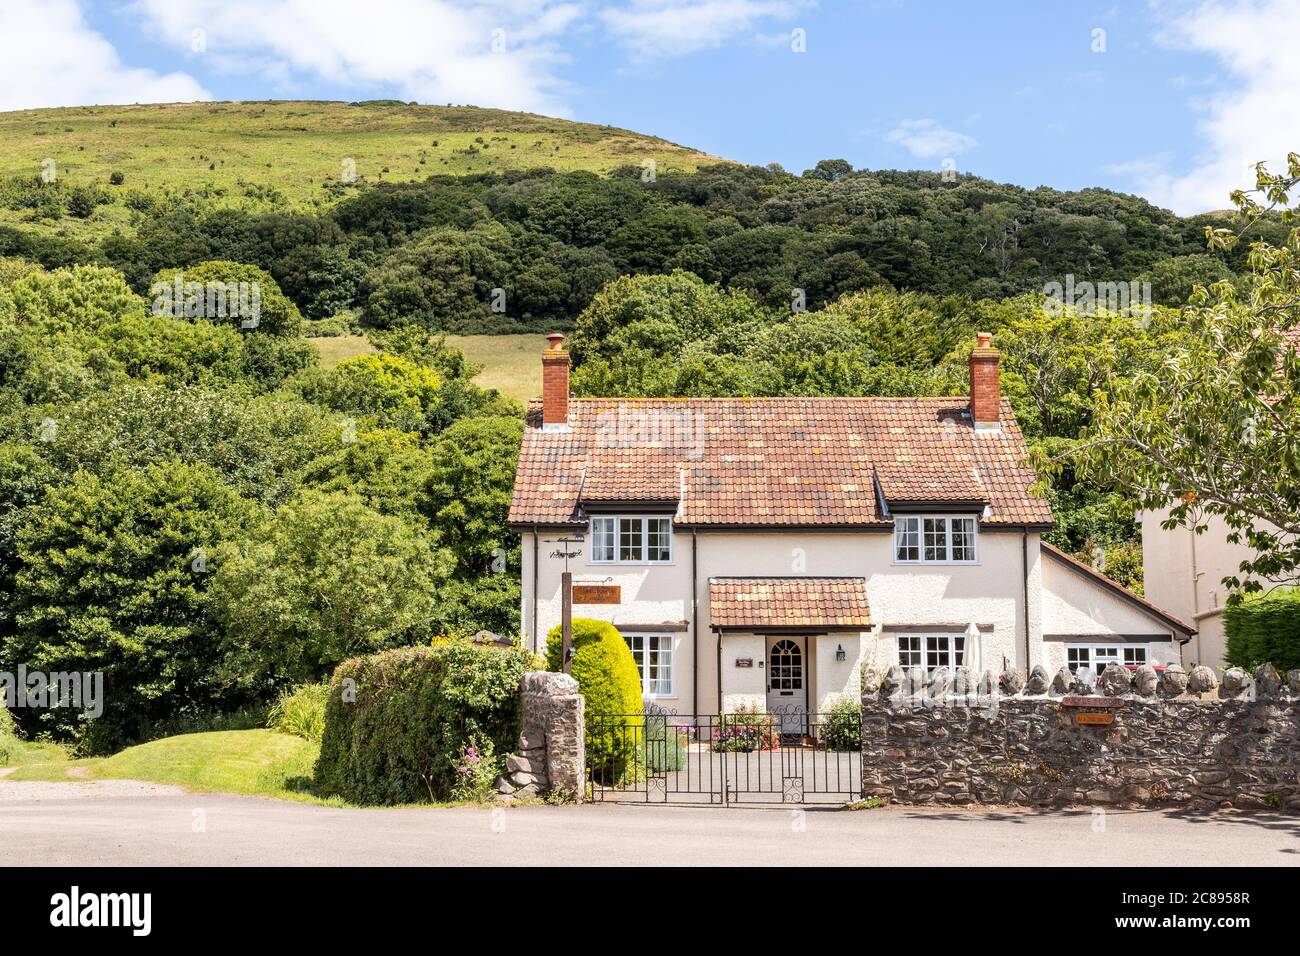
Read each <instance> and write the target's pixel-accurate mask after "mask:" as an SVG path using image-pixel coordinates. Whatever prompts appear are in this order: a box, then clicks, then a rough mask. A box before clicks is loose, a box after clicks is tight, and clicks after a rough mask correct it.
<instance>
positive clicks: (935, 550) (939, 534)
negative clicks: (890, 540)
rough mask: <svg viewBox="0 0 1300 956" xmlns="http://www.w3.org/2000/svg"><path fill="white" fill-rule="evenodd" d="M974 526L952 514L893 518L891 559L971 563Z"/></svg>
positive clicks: (965, 519) (899, 560)
mask: <svg viewBox="0 0 1300 956" xmlns="http://www.w3.org/2000/svg"><path fill="white" fill-rule="evenodd" d="M977 535H978V525H977V523H976V521H975V519H974V518H972V517H966V516H954V515H900V516H898V517H896V518H894V560H895V561H896V562H898V563H900V564H974V563H975V561H976V557H977V552H976V537H977Z"/></svg>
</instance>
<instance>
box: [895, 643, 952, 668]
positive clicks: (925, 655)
mask: <svg viewBox="0 0 1300 956" xmlns="http://www.w3.org/2000/svg"><path fill="white" fill-rule="evenodd" d="M898 663H899V664H901V665H902V666H903V667H924V668H925V669H926V670H932V669H934V668H936V667H948V668H953V667H961V666H963V665H964V664H965V663H966V636H965V635H964V634H900V635H898Z"/></svg>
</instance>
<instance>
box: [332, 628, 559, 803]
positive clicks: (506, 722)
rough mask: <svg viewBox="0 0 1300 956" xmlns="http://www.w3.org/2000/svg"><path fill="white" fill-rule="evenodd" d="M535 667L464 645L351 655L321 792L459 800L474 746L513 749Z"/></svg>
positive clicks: (503, 651) (337, 682)
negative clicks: (525, 682) (525, 685)
mask: <svg viewBox="0 0 1300 956" xmlns="http://www.w3.org/2000/svg"><path fill="white" fill-rule="evenodd" d="M535 663H536V660H535V658H534V657H533V656H532V655H531V654H529V653H528V652H526V651H523V650H521V649H518V648H497V647H485V646H480V645H476V644H470V643H468V642H462V641H455V642H450V643H445V644H441V645H439V646H438V647H403V648H399V649H397V650H392V651H385V652H383V653H381V654H371V655H369V656H368V657H354V658H352V659H350V660H346V661H344V662H343V663H342V664H340V665H339V666H338V668H337V669H336V670H335V671H334V676H333V678H332V679H331V680H330V686H329V699H328V701H327V703H326V706H325V732H324V734H323V736H322V738H321V751H320V759H319V760H318V761H317V764H316V787H317V792H318V793H320V794H321V795H322V796H338V797H342V798H343V799H345V800H349V801H351V802H353V803H361V804H380V805H393V804H399V803H427V802H430V801H440V800H447V799H450V798H451V797H452V795H453V793H454V792H456V789H457V784H458V783H460V782H461V781H460V778H461V777H462V776H463V775H462V774H461V773H459V772H458V768H459V767H461V766H462V765H463V763H464V759H465V755H466V753H467V750H468V748H470V747H474V748H476V749H477V751H478V752H479V753H481V754H489V755H490V754H493V753H498V754H503V753H509V752H510V751H511V749H512V748H513V747H514V743H515V739H516V738H517V737H518V736H519V731H520V702H519V679H520V678H521V677H522V676H523V674H524V672H525V671H528V670H532V669H534V665H535ZM489 747H490V749H488V748H489Z"/></svg>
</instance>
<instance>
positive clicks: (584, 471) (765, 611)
mask: <svg viewBox="0 0 1300 956" xmlns="http://www.w3.org/2000/svg"><path fill="white" fill-rule="evenodd" d="M998 361H999V355H998V352H997V350H996V349H995V348H993V347H992V345H991V343H990V336H989V335H987V334H981V335H980V344H979V346H978V347H977V348H975V349H974V350H973V352H972V353H971V358H970V380H971V389H970V391H971V396H970V399H969V400H966V399H961V398H951V397H948V398H723V399H695V398H690V399H615V398H602V399H574V398H570V396H569V356H568V353H567V352H565V351H564V349H563V336H561V335H558V334H554V335H551V336H549V347H548V348H547V349H546V350H545V351H544V352H543V355H542V376H543V398H542V400H541V401H540V402H534V403H532V404H531V405H530V407H529V411H528V420H527V426H526V429H525V433H524V440H523V447H522V449H521V452H520V458H519V467H518V472H517V474H516V478H515V488H514V496H513V500H512V503H511V507H510V523H511V526H512V527H513V528H514V529H515V530H517V531H519V532H520V533H521V534H522V536H523V565H522V585H523V597H522V606H521V612H522V640H523V643H524V646H526V647H529V648H531V649H535V650H538V651H542V650H544V649H545V644H546V639H547V638H546V635H547V634H548V633H549V632H550V630H551V629H552V628H553V627H555V626H556V625H557V624H559V623H560V618H561V607H562V593H561V581H562V575H563V572H564V571H565V568H566V564H567V567H568V570H569V571H571V572H572V575H573V595H572V597H573V607H574V611H573V613H574V615H575V616H576V617H593V618H602V619H605V620H608V621H611V622H612V623H613V624H614V625H615V627H617V628H618V630H619V632H620V633H621V634H623V636H624V638H625V639H626V640H627V642H628V644H629V646H630V647H631V649H632V653H633V656H634V657H635V659H636V661H637V664H638V666H639V667H640V669H641V681H642V688H643V690H644V693H645V696H646V698H647V700H653V701H655V702H656V703H657V704H659V705H660V706H663V707H666V708H669V709H672V710H675V711H676V712H677V713H678V714H708V713H717V712H719V711H729V710H732V709H734V708H735V707H736V706H738V705H741V704H748V705H760V706H763V707H766V708H767V709H769V710H776V709H777V708H781V709H783V710H790V709H799V708H801V709H805V710H811V711H824V710H825V709H826V708H827V707H828V706H829V702H830V700H831V699H832V698H833V697H834V696H835V695H839V694H844V693H856V691H857V687H858V680H859V673H860V669H861V668H862V666H863V665H864V664H866V665H869V666H873V667H876V668H880V669H882V670H883V669H885V668H887V667H889V666H890V665H892V664H896V663H898V664H903V665H905V666H910V665H916V664H920V665H923V666H926V667H936V666H940V665H945V666H950V667H951V666H956V665H966V666H971V667H975V668H978V669H979V670H984V669H992V670H993V671H994V672H995V673H996V672H1001V671H1004V670H1006V669H1008V668H1011V667H1017V668H1020V669H1022V670H1027V669H1028V668H1031V667H1033V666H1034V665H1035V664H1042V665H1044V666H1045V667H1046V668H1047V670H1048V672H1049V673H1054V672H1055V671H1057V670H1059V669H1060V667H1061V666H1062V665H1064V664H1067V663H1068V664H1069V665H1070V666H1071V667H1075V666H1078V665H1082V664H1088V665H1091V666H1093V667H1094V668H1098V666H1099V665H1103V666H1104V664H1106V663H1107V662H1110V661H1117V662H1119V663H1122V664H1125V665H1128V666H1133V667H1135V666H1137V665H1139V664H1142V663H1147V662H1150V663H1153V664H1156V665H1157V666H1159V665H1163V664H1166V663H1181V649H1182V645H1183V643H1185V642H1186V641H1187V640H1188V639H1189V638H1190V637H1191V635H1192V634H1193V633H1194V631H1193V629H1192V628H1191V627H1190V626H1189V625H1188V624H1186V623H1184V622H1183V621H1181V620H1179V619H1178V618H1176V617H1174V616H1172V615H1170V614H1169V613H1167V612H1165V611H1163V610H1161V609H1160V608H1158V607H1156V606H1155V605H1153V604H1151V603H1150V602H1148V601H1145V600H1143V599H1142V598H1140V597H1138V596H1137V595H1136V594H1134V593H1132V592H1131V591H1129V590H1127V589H1125V588H1123V587H1121V586H1120V585H1119V584H1116V583H1115V582H1113V581H1111V580H1110V579H1108V578H1106V577H1105V576H1103V575H1101V574H1099V573H1097V572H1096V571H1094V570H1092V569H1091V568H1088V567H1087V566H1085V565H1083V564H1080V563H1079V562H1077V561H1075V560H1073V559H1072V558H1070V557H1069V556H1068V555H1066V554H1064V553H1062V552H1060V551H1058V550H1057V549H1055V548H1053V547H1051V546H1050V545H1048V544H1046V543H1044V542H1043V541H1042V540H1041V535H1042V533H1043V532H1044V531H1046V530H1048V529H1049V528H1050V527H1051V526H1052V512H1051V509H1050V507H1049V506H1048V504H1047V502H1046V501H1044V500H1043V499H1042V498H1040V497H1037V496H1035V495H1034V494H1033V493H1032V491H1031V488H1032V486H1033V484H1034V482H1035V475H1034V473H1033V471H1032V470H1031V469H1030V468H1029V467H1028V466H1027V464H1026V449H1025V442H1024V438H1023V436H1022V435H1021V433H1020V429H1019V427H1018V426H1017V424H1016V422H1015V419H1014V417H1013V415H1012V413H1011V408H1010V405H1009V403H1007V402H1006V401H1005V400H1003V399H1002V398H1001V396H1000V393H999V384H998ZM579 539H580V540H579Z"/></svg>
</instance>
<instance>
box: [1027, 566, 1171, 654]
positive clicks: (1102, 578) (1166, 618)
mask: <svg viewBox="0 0 1300 956" xmlns="http://www.w3.org/2000/svg"><path fill="white" fill-rule="evenodd" d="M1042 549H1043V554H1045V555H1047V556H1048V557H1049V558H1053V559H1055V560H1056V561H1059V562H1060V563H1061V564H1063V565H1064V566H1065V567H1067V568H1069V569H1070V570H1071V571H1074V572H1076V573H1078V574H1082V575H1084V576H1085V577H1087V578H1090V579H1091V580H1093V581H1095V582H1096V583H1097V584H1100V585H1101V586H1102V587H1104V588H1106V589H1107V590H1109V591H1111V592H1112V593H1114V594H1116V595H1118V596H1119V597H1121V598H1123V599H1124V600H1126V601H1128V602H1129V603H1131V604H1133V605H1134V606H1136V607H1138V608H1140V609H1141V610H1143V611H1146V612H1147V613H1148V614H1150V615H1151V616H1152V617H1154V618H1156V619H1157V620H1159V621H1161V622H1163V623H1164V624H1166V625H1168V626H1169V627H1170V628H1172V629H1173V630H1175V631H1178V632H1179V633H1180V634H1182V635H1183V637H1182V638H1180V640H1181V641H1182V642H1183V643H1186V642H1187V639H1188V638H1190V637H1191V636H1192V635H1193V634H1195V633H1196V628H1194V627H1192V626H1191V625H1190V624H1188V623H1187V622H1186V621H1184V620H1182V619H1181V618H1177V617H1174V615H1172V614H1170V613H1169V612H1168V611H1166V610H1165V609H1164V608H1162V607H1159V606H1157V605H1155V604H1152V603H1151V602H1150V601H1148V600H1147V599H1146V598H1144V597H1141V596H1140V595H1138V594H1135V593H1134V592H1132V591H1130V590H1129V589H1128V588H1126V587H1124V585H1122V584H1120V583H1119V582H1118V581H1114V580H1111V579H1110V578H1108V577H1106V575H1104V574H1102V573H1101V572H1100V571H1098V570H1096V569H1095V568H1090V567H1089V566H1088V565H1086V564H1084V563H1083V562H1082V561H1080V560H1078V559H1077V558H1074V557H1072V556H1071V555H1068V554H1066V553H1065V552H1064V551H1062V550H1061V549H1060V548H1058V547H1056V546H1055V545H1052V544H1048V543H1047V542H1046V541H1043V542H1042Z"/></svg>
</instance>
